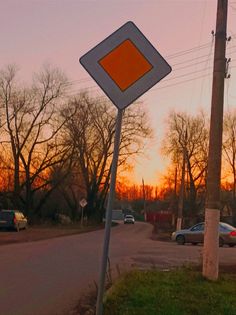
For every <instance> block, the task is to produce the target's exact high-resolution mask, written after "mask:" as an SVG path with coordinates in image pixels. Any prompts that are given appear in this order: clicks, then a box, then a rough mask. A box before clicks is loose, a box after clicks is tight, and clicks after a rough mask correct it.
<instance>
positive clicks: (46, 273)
mask: <svg viewBox="0 0 236 315" xmlns="http://www.w3.org/2000/svg"><path fill="white" fill-rule="evenodd" d="M151 231H152V226H151V225H149V224H146V223H138V222H137V223H135V224H134V225H124V224H121V225H119V226H117V227H114V228H112V233H111V244H110V261H111V266H112V268H113V269H116V266H117V265H119V268H120V269H127V268H129V267H130V266H138V267H148V266H157V267H160V268H163V269H165V268H169V267H171V266H176V265H181V264H183V263H189V262H196V263H198V262H199V261H200V257H201V251H202V246H191V245H185V246H178V245H176V244H175V243H171V242H159V241H152V240H151V239H150V235H151ZM103 235H104V230H98V231H94V232H90V233H86V234H79V235H72V236H66V237H60V238H55V239H49V240H43V241H38V242H32V243H22V244H11V245H3V246H0V274H1V286H0V314H3V315H61V314H68V313H69V310H70V309H72V308H73V306H74V305H75V304H76V302H77V301H78V297H79V296H80V294H82V293H83V292H84V291H85V290H87V289H88V285H89V284H93V282H94V281H97V280H98V273H99V263H100V259H101V252H102V243H103ZM220 261H221V262H225V263H235V261H236V248H228V247H225V248H220Z"/></svg>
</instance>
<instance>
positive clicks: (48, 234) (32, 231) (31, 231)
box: [0, 224, 104, 245]
mask: <svg viewBox="0 0 236 315" xmlns="http://www.w3.org/2000/svg"><path fill="white" fill-rule="evenodd" d="M103 227H104V224H101V225H99V226H86V227H83V228H81V226H80V225H79V224H77V225H76V224H73V225H68V226H53V225H52V226H32V227H29V228H28V229H27V230H21V231H20V232H15V231H2V230H1V231H0V245H5V244H11V243H25V242H34V241H39V240H45V239H50V238H55V237H62V236H67V235H73V234H79V233H86V232H90V231H95V230H98V229H102V228H103Z"/></svg>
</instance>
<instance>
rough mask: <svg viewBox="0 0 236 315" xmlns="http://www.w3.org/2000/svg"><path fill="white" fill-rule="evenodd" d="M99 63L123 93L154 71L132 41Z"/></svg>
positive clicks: (121, 45)
mask: <svg viewBox="0 0 236 315" xmlns="http://www.w3.org/2000/svg"><path fill="white" fill-rule="evenodd" d="M99 63H100V65H101V66H102V67H103V69H104V70H105V71H106V72H107V73H108V74H109V76H110V77H111V78H112V79H113V81H114V82H115V83H116V84H117V85H118V86H119V88H120V89H121V90H122V91H124V90H126V89H127V88H128V87H130V86H131V85H132V84H134V83H135V82H136V81H137V80H138V79H140V78H141V77H142V76H143V75H145V73H147V72H148V71H150V70H151V69H152V65H151V64H150V63H149V62H148V60H147V59H146V58H145V57H144V56H143V54H142V53H141V52H140V51H139V50H138V48H137V47H136V46H135V45H134V44H133V43H132V42H131V40H130V39H127V40H125V41H124V42H123V43H121V44H120V45H119V46H118V47H116V48H115V49H114V50H112V51H111V52H110V53H108V55H106V56H105V57H103V58H102V59H101V60H100V61H99Z"/></svg>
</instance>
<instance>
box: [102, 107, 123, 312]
mask: <svg viewBox="0 0 236 315" xmlns="http://www.w3.org/2000/svg"><path fill="white" fill-rule="evenodd" d="M122 114H123V110H122V109H118V114H117V118H116V130H115V140H114V153H113V160H112V168H111V182H110V190H109V196H108V202H107V209H106V225H105V235H104V244H103V254H102V262H101V269H100V278H99V285H98V296H97V307H96V315H102V312H103V294H104V289H105V278H106V270H107V260H108V252H109V242H110V233H111V221H112V208H113V201H114V196H115V186H116V173H117V164H118V157H119V147H120V135H121V125H122Z"/></svg>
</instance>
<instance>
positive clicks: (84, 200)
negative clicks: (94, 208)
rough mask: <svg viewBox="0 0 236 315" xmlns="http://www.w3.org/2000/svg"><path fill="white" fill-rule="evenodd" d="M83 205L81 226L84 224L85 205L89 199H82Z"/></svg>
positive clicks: (81, 203)
mask: <svg viewBox="0 0 236 315" xmlns="http://www.w3.org/2000/svg"><path fill="white" fill-rule="evenodd" d="M79 204H80V206H81V219H80V225H81V227H82V226H83V225H84V207H85V206H86V205H87V200H86V199H84V198H83V199H81V200H80V202H79Z"/></svg>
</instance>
